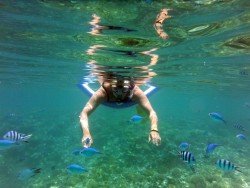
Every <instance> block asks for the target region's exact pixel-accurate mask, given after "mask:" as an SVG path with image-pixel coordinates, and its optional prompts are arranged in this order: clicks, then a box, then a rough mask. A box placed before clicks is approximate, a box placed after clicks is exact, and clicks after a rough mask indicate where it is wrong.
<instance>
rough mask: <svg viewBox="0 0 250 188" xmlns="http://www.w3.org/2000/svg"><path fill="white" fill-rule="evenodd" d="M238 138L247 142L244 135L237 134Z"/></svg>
mask: <svg viewBox="0 0 250 188" xmlns="http://www.w3.org/2000/svg"><path fill="white" fill-rule="evenodd" d="M236 138H238V139H240V140H246V139H247V138H246V136H245V135H244V134H237V135H236Z"/></svg>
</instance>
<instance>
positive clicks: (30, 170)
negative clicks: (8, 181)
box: [17, 168, 41, 180]
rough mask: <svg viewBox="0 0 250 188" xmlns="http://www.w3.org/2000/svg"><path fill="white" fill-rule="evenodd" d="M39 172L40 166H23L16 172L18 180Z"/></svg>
mask: <svg viewBox="0 0 250 188" xmlns="http://www.w3.org/2000/svg"><path fill="white" fill-rule="evenodd" d="M40 172H41V168H25V169H23V170H21V171H20V172H19V174H18V177H17V178H18V179H19V180H27V179H29V178H31V177H33V176H35V175H36V174H38V173H40Z"/></svg>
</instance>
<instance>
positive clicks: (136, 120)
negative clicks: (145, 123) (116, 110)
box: [130, 115, 143, 123]
mask: <svg viewBox="0 0 250 188" xmlns="http://www.w3.org/2000/svg"><path fill="white" fill-rule="evenodd" d="M142 119H143V117H142V116H139V115H133V116H132V117H131V118H130V122H131V123H140V122H141V121H142Z"/></svg>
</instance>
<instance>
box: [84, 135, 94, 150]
mask: <svg viewBox="0 0 250 188" xmlns="http://www.w3.org/2000/svg"><path fill="white" fill-rule="evenodd" d="M91 144H93V139H92V137H91V135H87V136H85V135H84V136H83V137H82V145H83V147H86V148H88V147H90V146H91Z"/></svg>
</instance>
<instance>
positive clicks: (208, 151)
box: [206, 143, 220, 156]
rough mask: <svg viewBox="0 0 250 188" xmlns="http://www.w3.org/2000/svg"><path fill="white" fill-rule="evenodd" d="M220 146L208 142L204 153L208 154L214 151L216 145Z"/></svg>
mask: <svg viewBox="0 0 250 188" xmlns="http://www.w3.org/2000/svg"><path fill="white" fill-rule="evenodd" d="M218 146H220V145H219V144H212V143H211V144H208V145H207V148H206V155H207V156H208V155H209V154H210V153H212V152H213V151H214V149H215V148H216V147H218Z"/></svg>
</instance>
